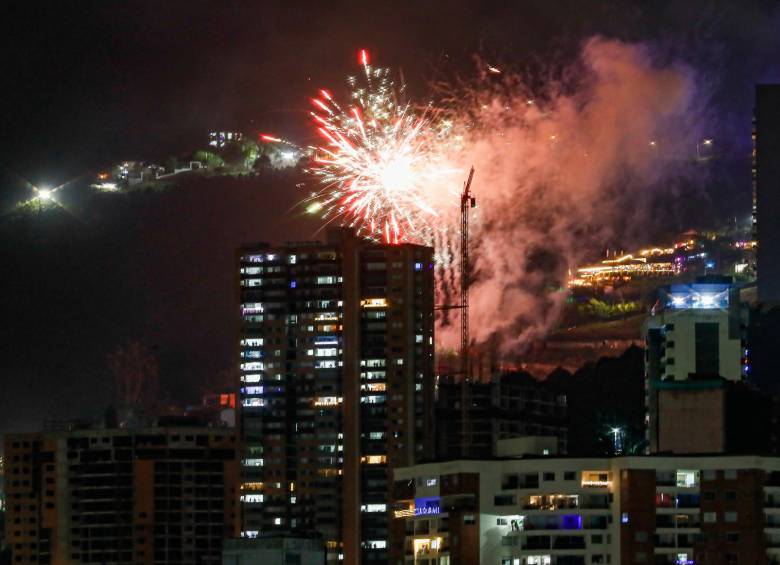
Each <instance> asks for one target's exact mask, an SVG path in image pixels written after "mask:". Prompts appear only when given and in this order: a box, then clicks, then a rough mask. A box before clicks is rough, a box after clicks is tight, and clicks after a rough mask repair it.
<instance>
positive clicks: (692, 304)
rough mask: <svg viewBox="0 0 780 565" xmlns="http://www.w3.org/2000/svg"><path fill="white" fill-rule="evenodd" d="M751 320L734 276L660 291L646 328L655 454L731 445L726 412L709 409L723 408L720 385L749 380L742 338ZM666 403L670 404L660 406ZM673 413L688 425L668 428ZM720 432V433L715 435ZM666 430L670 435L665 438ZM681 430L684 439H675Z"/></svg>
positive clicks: (715, 449) (650, 427) (672, 423)
mask: <svg viewBox="0 0 780 565" xmlns="http://www.w3.org/2000/svg"><path fill="white" fill-rule="evenodd" d="M746 320H747V311H746V309H745V308H743V305H742V304H741V302H740V300H739V289H738V288H737V287H735V286H734V285H733V284H732V283H731V279H730V278H728V277H702V278H700V279H699V280H698V282H696V283H694V284H690V285H671V286H669V287H663V288H661V289H660V291H659V298H658V302H657V303H656V306H655V307H654V308H653V312H652V315H651V316H649V317H648V319H647V320H646V321H645V327H644V334H645V343H646V348H645V380H646V400H645V402H646V406H647V424H648V425H647V434H648V435H647V440H648V449H649V451H650V452H651V453H657V452H660V451H663V450H664V446H665V445H667V446H669V445H671V446H675V451H677V452H682V453H693V452H709V453H712V452H719V451H723V450H724V449H725V447H724V445H725V443H722V442H721V440H723V438H725V433H726V432H725V425H724V421H725V418H726V415H725V413H724V412H723V411H722V410H721V411H720V412H709V408H713V409H714V408H717V407H719V406H720V407H724V406H725V384H723V385H722V384H721V382H720V381H721V380H724V379H725V380H726V381H728V382H741V381H743V380H744V378H745V376H746V375H747V374H748V373H749V364H748V363H747V350H746V348H745V340H744V337H745V336H744V333H745V332H744V331H743V327H744V325H745V322H746ZM694 381H695V382H694ZM661 402H667V403H668V405H667V406H665V407H664V406H661V404H660V403H661ZM686 406H687V407H688V408H689V409H697V410H699V411H700V412H701V411H706V412H707V413H708V414H710V416H709V417H704V418H696V417H694V416H693V412H692V411H690V410H687V409H683V408H684V407H686ZM705 406H706V407H709V408H705ZM675 413H677V414H678V415H683V416H686V417H687V420H685V421H684V420H680V419H676V418H675V419H667V420H666V421H662V419H661V416H662V415H663V414H666V415H668V416H671V415H673V414H675ZM685 422H687V423H688V424H690V425H685ZM716 429H719V430H721V432H722V433H720V432H718V433H716V434H715V435H713V433H712V432H714V431H715V430H716ZM661 430H664V431H665V432H666V434H665V435H664V438H663V439H661V437H660V435H659V434H660V433H661ZM675 430H677V431H679V434H680V435H679V436H678V437H672V436H671V435H670V433H672V432H674V431H675ZM718 434H720V435H718ZM721 436H722V437H721ZM699 440H701V442H700V441H699Z"/></svg>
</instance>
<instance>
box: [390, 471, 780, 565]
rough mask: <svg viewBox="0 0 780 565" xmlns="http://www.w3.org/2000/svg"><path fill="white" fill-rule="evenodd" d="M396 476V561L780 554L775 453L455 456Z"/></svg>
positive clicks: (570, 562)
mask: <svg viewBox="0 0 780 565" xmlns="http://www.w3.org/2000/svg"><path fill="white" fill-rule="evenodd" d="M394 480H395V494H394V501H393V520H392V525H391V528H390V531H391V534H390V542H389V545H390V552H391V563H393V564H394V565H395V564H413V563H414V564H418V563H427V564H428V565H445V564H446V565H466V564H472V563H483V564H495V565H590V564H593V563H613V564H618V563H622V564H641V563H654V564H669V565H671V564H675V565H679V564H683V563H685V564H694V563H695V564H724V565H726V564H730V563H750V564H760V563H763V564H769V563H777V562H778V560H780V533H778V532H780V458H764V457H758V456H744V457H727V456H716V457H693V456H687V457H661V456H657V457H646V456H645V457H643V456H637V457H616V458H559V457H536V458H528V457H525V458H502V459H486V460H456V461H446V462H440V463H428V464H422V465H416V466H413V467H408V468H405V469H398V470H396V471H395V474H394Z"/></svg>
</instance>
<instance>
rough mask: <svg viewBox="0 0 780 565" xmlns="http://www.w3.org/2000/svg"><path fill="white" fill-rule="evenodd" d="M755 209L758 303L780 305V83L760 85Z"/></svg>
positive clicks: (754, 195)
mask: <svg viewBox="0 0 780 565" xmlns="http://www.w3.org/2000/svg"><path fill="white" fill-rule="evenodd" d="M753 168H754V184H753V210H754V221H755V229H756V239H757V240H758V256H757V260H758V263H757V278H758V300H759V301H760V302H762V303H779V302H780V222H778V218H780V84H760V85H757V86H756V108H755V124H754V164H753Z"/></svg>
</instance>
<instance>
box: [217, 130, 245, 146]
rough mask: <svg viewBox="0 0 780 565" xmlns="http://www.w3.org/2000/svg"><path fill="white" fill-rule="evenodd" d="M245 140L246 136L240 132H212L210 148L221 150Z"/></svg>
mask: <svg viewBox="0 0 780 565" xmlns="http://www.w3.org/2000/svg"><path fill="white" fill-rule="evenodd" d="M243 139H244V134H243V133H241V132H240V131H210V132H209V146H210V147H214V148H215V149H221V148H223V147H225V146H226V145H229V144H231V143H239V142H241V141H242V140H243Z"/></svg>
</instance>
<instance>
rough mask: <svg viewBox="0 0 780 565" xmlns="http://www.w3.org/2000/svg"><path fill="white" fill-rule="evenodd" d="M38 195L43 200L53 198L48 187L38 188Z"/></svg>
mask: <svg viewBox="0 0 780 565" xmlns="http://www.w3.org/2000/svg"><path fill="white" fill-rule="evenodd" d="M38 197H39V198H40V199H41V200H51V190H49V189H48V188H41V189H39V190H38Z"/></svg>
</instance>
